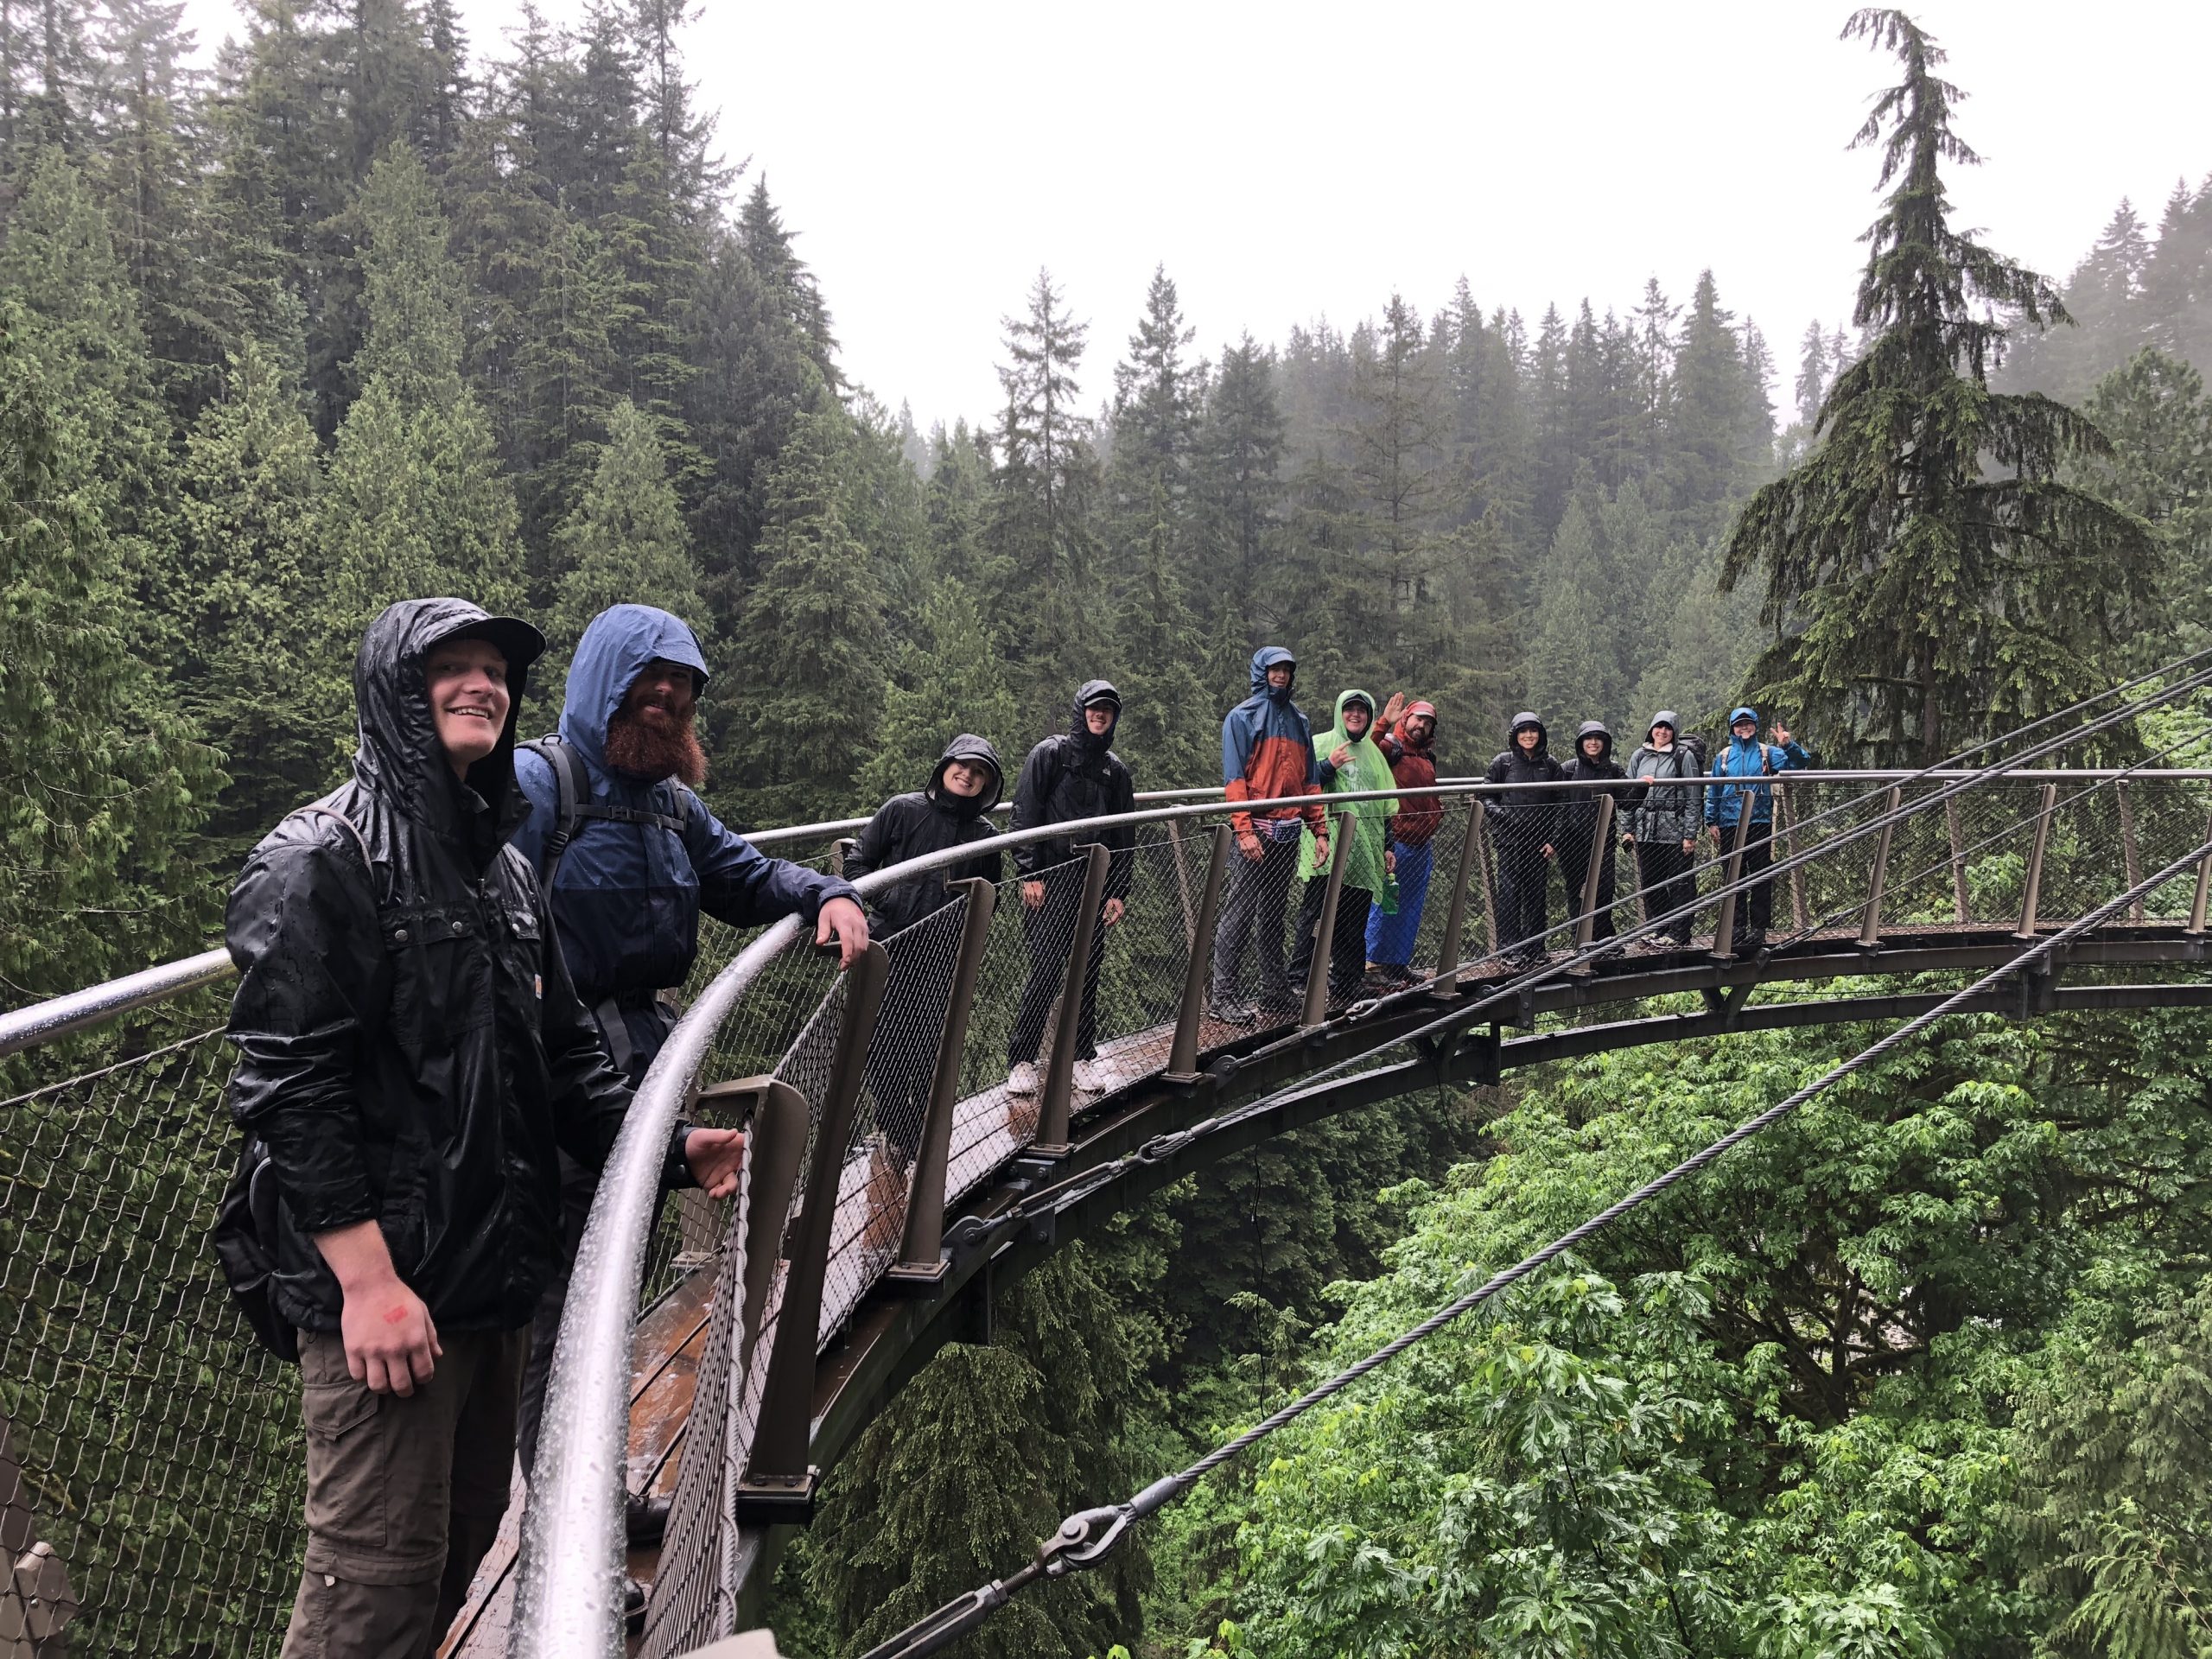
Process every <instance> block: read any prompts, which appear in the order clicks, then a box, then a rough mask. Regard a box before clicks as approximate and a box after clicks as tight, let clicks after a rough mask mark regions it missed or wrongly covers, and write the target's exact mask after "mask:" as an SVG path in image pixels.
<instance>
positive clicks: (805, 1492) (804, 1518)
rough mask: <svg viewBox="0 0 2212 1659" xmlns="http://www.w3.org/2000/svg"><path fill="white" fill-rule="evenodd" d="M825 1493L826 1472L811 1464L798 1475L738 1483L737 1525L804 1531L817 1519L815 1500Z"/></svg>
mask: <svg viewBox="0 0 2212 1659" xmlns="http://www.w3.org/2000/svg"><path fill="white" fill-rule="evenodd" d="M821 1491H822V1471H821V1470H819V1469H817V1468H816V1467H815V1466H814V1465H812V1464H809V1465H807V1468H806V1472H805V1473H804V1474H798V1475H759V1476H752V1477H748V1478H746V1479H743V1480H741V1481H739V1482H738V1483H737V1485H736V1488H735V1498H736V1509H737V1524H738V1525H740V1526H741V1527H804V1526H805V1525H807V1524H809V1523H810V1522H812V1521H813V1519H814V1500H815V1498H816V1497H817V1495H818V1494H819V1493H820V1492H821Z"/></svg>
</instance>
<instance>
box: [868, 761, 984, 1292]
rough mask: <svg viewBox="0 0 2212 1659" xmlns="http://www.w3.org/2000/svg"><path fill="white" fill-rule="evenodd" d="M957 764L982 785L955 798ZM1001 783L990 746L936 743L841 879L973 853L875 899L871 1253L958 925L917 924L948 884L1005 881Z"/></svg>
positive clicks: (915, 1116) (904, 1146) (909, 1126)
mask: <svg viewBox="0 0 2212 1659" xmlns="http://www.w3.org/2000/svg"><path fill="white" fill-rule="evenodd" d="M956 764H957V765H958V766H961V768H962V770H963V774H964V775H966V776H968V777H969V778H971V779H972V778H974V777H975V775H976V774H979V773H980V774H981V777H980V780H979V781H980V782H981V784H982V787H981V788H980V789H978V790H977V791H976V792H975V793H974V794H972V795H963V794H961V793H959V792H957V791H955V790H954V789H953V788H952V787H951V786H950V784H949V782H948V781H947V779H946V777H945V774H946V772H949V771H950V770H951V769H952V767H953V766H955V765H956ZM1000 789H1001V771H1000V766H999V752H998V751H997V750H996V749H995V748H993V747H991V745H990V743H989V742H988V740H986V739H983V738H980V737H977V736H976V735H975V734H972V733H969V732H963V733H962V734H960V735H959V736H957V737H956V738H954V739H953V740H952V741H951V742H950V743H948V744H946V745H945V746H944V753H943V754H942V755H941V756H939V757H938V763H937V766H935V767H934V768H933V769H932V770H931V772H930V781H929V786H928V787H927V788H925V789H918V790H916V791H914V792H913V793H912V794H911V795H894V796H893V797H892V798H890V799H889V800H887V801H886V802H885V803H884V804H882V805H881V806H880V807H878V808H877V809H876V811H875V816H874V817H872V818H870V819H869V820H868V827H867V828H865V829H862V830H861V833H860V841H859V843H858V845H857V846H855V848H854V849H853V850H852V851H851V852H850V853H849V854H848V855H846V858H845V873H846V874H848V875H866V874H869V873H870V872H872V871H875V870H887V869H889V868H892V867H893V865H896V864H904V863H906V862H908V861H911V860H913V859H917V858H925V857H927V856H928V855H931V854H932V853H942V852H946V851H949V850H950V849H953V848H957V847H967V846H973V847H974V848H975V849H976V850H975V851H974V852H973V853H971V854H969V855H968V856H967V857H965V858H963V859H961V860H960V861H958V862H957V863H955V864H952V865H950V866H948V867H944V868H938V869H934V870H929V871H926V872H925V873H924V874H920V875H918V876H916V877H915V878H914V879H913V880H911V881H902V882H900V883H899V885H898V886H896V887H893V888H891V889H890V890H889V891H888V892H885V893H878V894H876V896H875V912H876V922H877V925H876V928H875V933H876V935H877V937H879V938H882V940H883V948H884V951H885V954H886V955H887V956H888V957H889V958H890V976H889V977H888V978H887V980H886V981H885V983H884V990H883V1008H882V1012H881V1013H880V1014H879V1015H878V1016H877V1020H876V1030H877V1031H878V1033H881V1034H882V1035H883V1037H884V1040H881V1041H878V1042H876V1043H874V1044H872V1045H871V1046H869V1049H868V1093H869V1095H870V1096H872V1098H873V1099H874V1129H873V1131H872V1133H871V1135H870V1137H869V1147H870V1158H869V1176H868V1179H869V1193H870V1199H871V1203H872V1205H873V1206H874V1209H873V1214H872V1216H871V1217H870V1220H869V1222H868V1226H867V1228H866V1230H865V1234H864V1237H865V1241H866V1243H868V1245H869V1246H870V1247H871V1248H874V1247H880V1246H887V1245H889V1244H891V1243H893V1242H894V1241H895V1238H896V1236H897V1232H898V1229H899V1224H900V1223H901V1222H902V1221H903V1220H904V1219H905V1217H906V1179H905V1176H906V1171H907V1170H908V1168H910V1167H911V1166H912V1164H913V1161H914V1154H915V1151H916V1149H917V1148H918V1147H919V1146H920V1144H921V1134H922V1117H923V1112H924V1109H925V1107H926V1105H927V1104H928V1096H929V1086H930V1078H931V1074H932V1072H934V1071H935V1070H936V1066H937V1040H936V1034H937V1033H938V1030H939V1028H940V1027H942V1026H943V1024H944V1010H945V1007H946V1003H947V1001H948V999H949V998H950V996H951V995H952V959H953V947H954V944H956V942H957V938H958V932H959V928H958V921H957V918H947V920H945V921H944V922H939V923H936V924H931V925H924V924H926V923H928V922H929V918H931V917H932V916H934V915H936V914H937V913H938V912H939V911H942V910H943V909H944V908H945V906H948V905H950V904H952V903H953V902H955V900H956V899H957V898H958V896H959V894H958V891H957V889H956V888H954V887H952V886H951V885H950V884H951V883H953V882H956V881H964V880H971V879H974V880H984V881H988V882H989V883H991V885H992V886H994V887H995V886H997V885H998V882H999V880H1001V876H1002V875H1003V874H1004V866H1003V861H1002V860H1001V856H1000V852H999V848H998V846H997V844H996V842H995V836H997V834H998V831H997V830H996V829H994V828H993V827H992V824H991V820H990V810H991V809H992V808H993V807H994V806H995V805H997V804H998V799H999V792H1000Z"/></svg>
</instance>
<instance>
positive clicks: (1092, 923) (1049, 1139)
mask: <svg viewBox="0 0 2212 1659" xmlns="http://www.w3.org/2000/svg"><path fill="white" fill-rule="evenodd" d="M1086 851H1087V858H1088V861H1087V862H1086V863H1085V864H1084V868H1083V896H1082V897H1081V898H1080V899H1077V902H1076V912H1075V938H1073V939H1072V940H1071V941H1070V942H1069V946H1068V974H1067V981H1066V983H1065V985H1063V986H1062V987H1061V989H1060V1006H1059V1008H1058V1011H1057V1012H1056V1013H1054V1014H1053V1015H1052V1055H1051V1058H1049V1059H1048V1060H1047V1061H1046V1066H1045V1084H1044V1095H1043V1098H1042V1099H1041V1101H1040V1102H1039V1105H1038V1108H1037V1135H1036V1138H1035V1139H1034V1140H1033V1141H1031V1142H1030V1143H1029V1147H1028V1150H1029V1152H1030V1153H1031V1154H1033V1155H1034V1156H1037V1157H1039V1158H1064V1157H1065V1156H1066V1155H1067V1153H1068V1149H1069V1141H1068V1123H1069V1121H1070V1119H1071V1116H1073V1107H1074V1103H1075V1051H1076V1044H1077V1039H1079V1038H1080V1036H1081V1034H1082V1032H1083V993H1084V987H1085V986H1086V984H1087V983H1088V982H1089V980H1090V942H1091V940H1092V939H1093V938H1096V936H1097V933H1098V909H1099V906H1101V905H1103V904H1104V903H1105V902H1106V863H1107V858H1108V854H1107V851H1106V849H1105V848H1104V847H1103V846H1101V845H1100V844H1099V843H1098V842H1092V843H1091V844H1090V847H1089V849H1086Z"/></svg>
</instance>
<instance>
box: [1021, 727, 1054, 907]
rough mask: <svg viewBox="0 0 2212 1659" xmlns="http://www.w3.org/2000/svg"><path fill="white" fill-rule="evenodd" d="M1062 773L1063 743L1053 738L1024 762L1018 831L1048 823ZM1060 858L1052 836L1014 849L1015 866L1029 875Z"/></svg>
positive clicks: (1022, 765) (1037, 748)
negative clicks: (1049, 812)
mask: <svg viewBox="0 0 2212 1659" xmlns="http://www.w3.org/2000/svg"><path fill="white" fill-rule="evenodd" d="M1059 776H1060V746H1059V744H1058V742H1057V741H1054V740H1052V739H1051V738H1047V739H1046V741H1044V742H1042V743H1039V745H1038V746H1037V747H1035V748H1033V749H1032V750H1030V751H1029V758H1028V759H1027V760H1024V761H1023V762H1022V763H1021V776H1020V778H1019V779H1016V780H1015V782H1014V822H1013V825H1012V827H1013V828H1014V829H1035V828H1037V827H1038V826H1039V825H1040V824H1042V823H1046V822H1047V816H1046V814H1047V808H1048V805H1049V804H1050V802H1051V800H1052V788H1053V785H1056V784H1057V783H1058V781H1059ZM1059 861H1060V858H1059V857H1058V856H1056V855H1055V849H1054V848H1053V844H1052V841H1051V840H1050V838H1049V837H1048V838H1046V839H1044V840H1039V841H1032V842H1024V843H1023V844H1022V845H1020V846H1019V847H1016V848H1015V849H1014V869H1015V871H1016V873H1017V874H1020V875H1021V876H1023V877H1025V878H1027V877H1028V876H1032V875H1034V874H1036V873H1037V872H1038V871H1039V870H1042V869H1046V868H1050V867H1051V866H1052V865H1054V864H1057V863H1058V862H1059Z"/></svg>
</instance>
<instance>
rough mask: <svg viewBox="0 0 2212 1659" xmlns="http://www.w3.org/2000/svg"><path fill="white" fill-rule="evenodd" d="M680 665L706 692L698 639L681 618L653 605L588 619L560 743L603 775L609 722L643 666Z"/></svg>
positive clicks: (612, 609)
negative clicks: (686, 669) (692, 674)
mask: <svg viewBox="0 0 2212 1659" xmlns="http://www.w3.org/2000/svg"><path fill="white" fill-rule="evenodd" d="M655 659H658V660H660V661H662V662H668V663H681V664H683V666H684V667H686V668H688V669H690V671H692V672H693V673H694V674H696V675H697V676H698V677H699V687H700V689H701V690H705V689H706V683H707V659H706V658H705V657H703V656H702V655H701V654H700V651H699V639H698V636H697V635H696V634H695V633H693V632H691V630H690V627H689V626H686V624H685V623H684V622H683V620H682V619H681V618H679V617H674V616H671V615H670V614H669V613H667V612H666V611H663V610H656V609H655V608H654V607H652V606H651V605H615V606H612V607H609V608H607V609H606V610H603V611H601V613H599V614H598V615H597V616H595V617H594V618H592V620H591V626H589V627H588V628H586V629H585V630H584V637H583V638H582V639H580V640H578V641H577V642H576V659H575V662H573V663H571V664H569V685H568V692H567V696H566V698H565V700H564V701H563V703H562V706H561V739H562V741H563V742H565V743H569V744H573V745H574V746H575V747H576V748H577V749H578V750H579V751H581V752H582V754H583V757H584V758H585V759H586V760H588V761H590V762H591V764H592V765H593V766H595V767H597V768H598V769H599V770H601V771H602V772H603V771H605V770H606V769H607V721H609V720H612V719H613V717H614V711H615V710H616V709H620V707H621V706H622V699H623V698H625V697H626V696H629V695H630V688H631V686H632V684H634V683H636V681H637V678H638V676H639V674H640V673H642V672H643V671H644V670H645V664H647V663H650V662H652V661H654V660H655Z"/></svg>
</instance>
